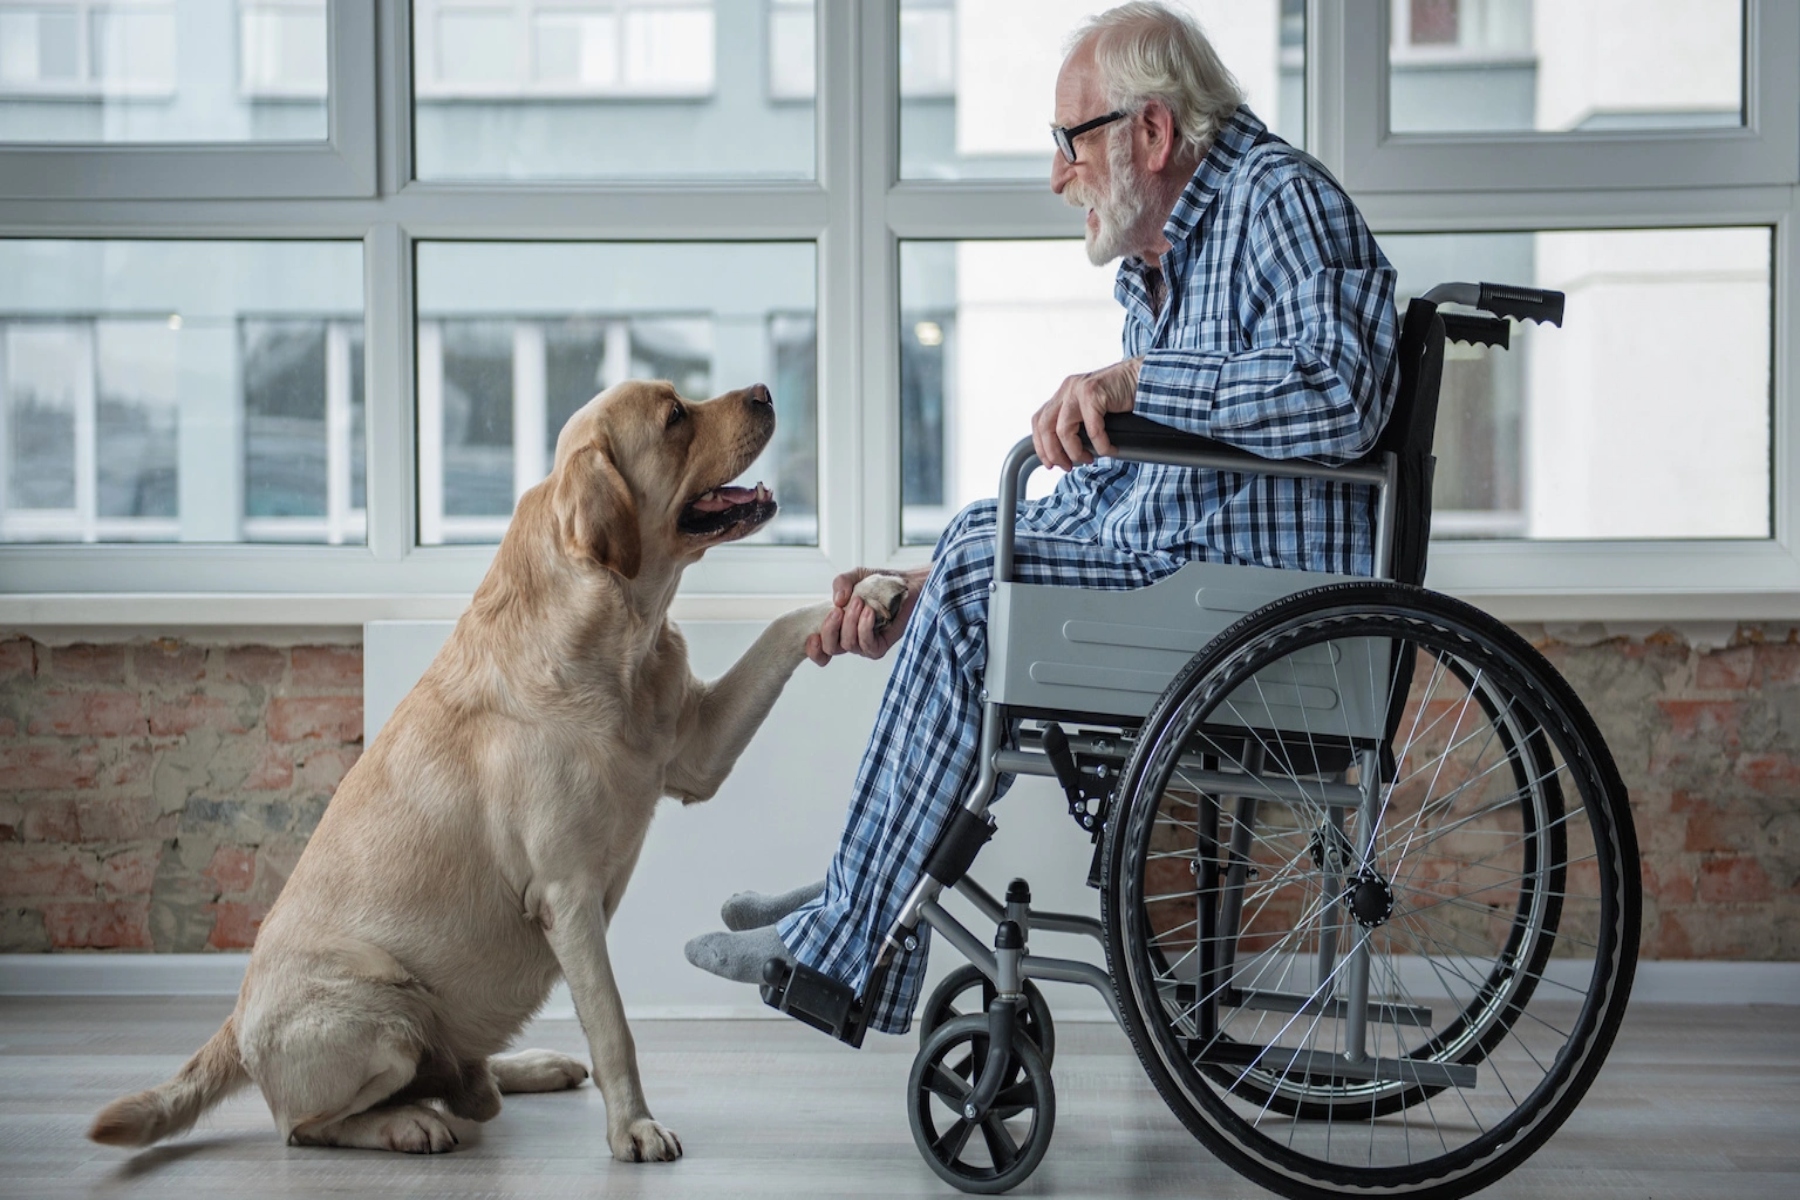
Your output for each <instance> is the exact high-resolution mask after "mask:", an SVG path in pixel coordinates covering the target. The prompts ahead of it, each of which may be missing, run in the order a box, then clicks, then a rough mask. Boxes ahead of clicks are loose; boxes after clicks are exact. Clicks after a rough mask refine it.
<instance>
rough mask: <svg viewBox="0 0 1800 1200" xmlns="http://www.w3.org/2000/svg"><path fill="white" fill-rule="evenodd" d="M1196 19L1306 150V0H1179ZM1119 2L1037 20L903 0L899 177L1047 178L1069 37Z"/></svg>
mask: <svg viewBox="0 0 1800 1200" xmlns="http://www.w3.org/2000/svg"><path fill="white" fill-rule="evenodd" d="M1177 2H1178V3H1179V4H1180V5H1181V6H1183V7H1185V8H1187V9H1188V10H1189V11H1190V12H1192V13H1193V14H1194V16H1195V17H1197V18H1198V19H1199V21H1200V23H1201V26H1202V27H1203V28H1204V29H1205V30H1206V33H1207V36H1208V37H1209V38H1211V39H1212V40H1213V43H1214V44H1215V45H1216V46H1217V47H1218V50H1219V54H1220V56H1221V57H1222V58H1223V59H1224V60H1225V62H1226V63H1227V64H1229V65H1230V67H1231V70H1232V72H1233V73H1234V74H1235V75H1236V76H1237V77H1238V82H1239V83H1240V84H1242V85H1243V88H1244V92H1245V94H1246V96H1248V98H1249V104H1250V107H1251V108H1252V109H1254V110H1255V111H1256V112H1257V113H1258V114H1259V115H1260V116H1261V117H1262V119H1263V120H1265V121H1266V122H1268V124H1269V126H1270V127H1271V128H1272V129H1274V130H1275V131H1276V132H1278V133H1280V134H1281V135H1282V136H1283V137H1285V138H1287V139H1288V140H1289V141H1291V142H1293V143H1294V144H1296V145H1300V146H1304V145H1305V144H1306V8H1305V4H1304V3H1303V0H1177ZM1107 7H1109V5H1107V4H1105V3H1094V2H1093V0H1054V2H1051V0H1045V2H1044V3H1041V4H1038V5H1034V6H1033V9H1032V13H1031V19H1029V20H1021V19H1020V16H1021V10H1020V9H1019V8H1018V6H1017V5H1015V4H1012V3H1010V2H1009V0H902V2H901V5H900V14H899V22H900V23H899V36H898V38H897V39H896V43H895V49H896V51H897V54H898V60H899V90H900V156H901V157H900V172H901V176H902V177H903V178H907V179H992V178H1005V179H1016V178H1023V179H1032V180H1042V179H1043V178H1044V177H1045V174H1046V172H1047V171H1048V169H1049V167H1048V163H1049V156H1050V154H1051V152H1052V147H1051V144H1050V133H1049V126H1050V121H1049V117H1048V115H1047V114H1048V111H1049V108H1050V105H1049V103H1048V101H1047V100H1046V97H1049V96H1050V95H1051V94H1052V92H1053V90H1054V87H1055V84H1056V71H1057V68H1058V67H1059V66H1060V65H1061V63H1062V49H1063V42H1064V40H1065V39H1066V38H1067V37H1068V35H1069V33H1070V31H1071V30H1073V29H1074V28H1076V26H1078V25H1079V24H1080V23H1081V22H1082V21H1083V20H1085V19H1086V18H1088V17H1089V16H1092V15H1094V14H1096V13H1098V12H1101V11H1103V10H1104V9H1106V8H1107Z"/></svg>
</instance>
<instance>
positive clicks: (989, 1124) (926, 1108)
mask: <svg viewBox="0 0 1800 1200" xmlns="http://www.w3.org/2000/svg"><path fill="white" fill-rule="evenodd" d="M989 1040H990V1039H989V1035H988V1019H987V1017H986V1016H985V1015H975V1016H967V1017H957V1018H956V1019H955V1020H953V1021H951V1022H949V1023H948V1024H946V1025H940V1026H938V1028H937V1031H936V1032H934V1033H933V1034H932V1035H931V1037H929V1038H928V1039H926V1042H925V1045H924V1046H923V1047H921V1048H920V1050H919V1053H918V1056H917V1057H916V1058H914V1059H913V1067H912V1075H911V1077H910V1078H909V1079H908V1080H907V1083H906V1091H907V1107H906V1115H907V1121H908V1123H909V1124H910V1125H911V1126H912V1135H913V1142H914V1143H915V1144H916V1145H917V1146H918V1147H919V1153H920V1154H921V1155H923V1156H924V1158H925V1162H926V1164H927V1165H928V1166H930V1167H931V1169H932V1170H933V1171H935V1172H937V1174H938V1176H939V1177H940V1178H942V1179H943V1180H944V1181H945V1182H946V1183H948V1184H950V1185H951V1186H952V1187H955V1188H958V1189H960V1190H961V1191H965V1192H979V1193H982V1194H984V1195H995V1194H998V1193H1000V1192H1004V1191H1009V1190H1010V1189H1012V1188H1014V1187H1017V1186H1018V1185H1019V1184H1021V1183H1023V1182H1024V1181H1025V1179H1026V1178H1027V1177H1028V1176H1029V1175H1030V1174H1031V1173H1032V1172H1033V1171H1035V1170H1037V1165H1038V1163H1040V1162H1042V1161H1043V1158H1044V1151H1046V1150H1048V1149H1049V1148H1050V1134H1051V1131H1052V1129H1053V1128H1054V1127H1055V1124H1056V1089H1055V1088H1054V1087H1053V1086H1052V1084H1051V1082H1050V1068H1049V1067H1048V1066H1047V1065H1045V1063H1044V1059H1043V1056H1042V1055H1041V1054H1039V1053H1038V1050H1037V1046H1036V1045H1035V1044H1034V1043H1033V1042H1032V1041H1031V1040H1030V1039H1029V1038H1025V1037H1022V1036H1020V1035H1019V1034H1018V1033H1017V1032H1016V1031H1015V1033H1014V1035H1013V1044H1012V1054H1013V1061H1014V1062H1015V1063H1016V1064H1017V1066H1016V1067H1015V1069H1014V1072H1013V1078H1012V1080H1011V1081H1009V1082H1008V1083H1007V1085H1006V1086H1005V1087H1003V1088H1002V1089H1001V1090H1000V1094H999V1095H998V1096H996V1097H995V1098H994V1104H993V1106H992V1107H991V1108H990V1109H989V1110H988V1114H987V1116H985V1117H983V1118H982V1119H981V1120H980V1121H970V1120H967V1119H966V1118H965V1117H964V1116H963V1102H964V1101H965V1100H966V1099H967V1098H968V1096H969V1093H970V1092H971V1091H972V1090H973V1089H974V1086H975V1080H976V1079H978V1078H980V1076H981V1068H982V1066H983V1064H984V1063H986V1061H987V1055H988V1043H989ZM977 1133H979V1134H980V1136H979V1137H977V1136H975V1135H976V1134H977Z"/></svg>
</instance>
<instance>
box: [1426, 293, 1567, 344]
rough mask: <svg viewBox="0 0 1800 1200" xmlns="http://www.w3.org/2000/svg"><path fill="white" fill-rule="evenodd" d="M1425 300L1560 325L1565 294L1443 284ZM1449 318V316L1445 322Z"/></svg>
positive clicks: (1495, 314) (1520, 319)
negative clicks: (1463, 305)
mask: <svg viewBox="0 0 1800 1200" xmlns="http://www.w3.org/2000/svg"><path fill="white" fill-rule="evenodd" d="M1424 299H1426V300H1429V301H1431V302H1432V303H1433V304H1466V305H1468V306H1469V307H1470V308H1478V309H1480V310H1481V311H1483V312H1485V313H1492V314H1493V315H1494V316H1496V317H1511V318H1512V319H1513V320H1515V321H1536V322H1538V323H1539V324H1543V323H1544V322H1549V323H1550V324H1552V325H1561V324H1562V320H1563V294H1562V293H1561V292H1553V291H1550V290H1549V289H1547V288H1529V287H1520V286H1519V285H1517V284H1512V283H1440V284H1438V285H1437V286H1436V287H1434V288H1432V289H1431V290H1430V291H1429V292H1426V293H1425V296H1424ZM1448 316H1449V314H1446V321H1447V320H1448ZM1463 319H1464V320H1468V319H1470V318H1463ZM1456 340H1459V341H1460V340H1464V339H1460V338H1459V339H1456ZM1488 344H1489V345H1492V344H1493V343H1491V342H1490V343H1488Z"/></svg>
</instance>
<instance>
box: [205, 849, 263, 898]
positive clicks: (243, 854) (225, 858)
mask: <svg viewBox="0 0 1800 1200" xmlns="http://www.w3.org/2000/svg"><path fill="white" fill-rule="evenodd" d="M202 875H203V876H204V877H205V878H206V880H207V881H208V882H209V883H211V884H212V885H213V888H214V889H215V890H217V891H218V892H219V893H220V894H222V895H223V894H231V893H236V892H247V891H249V890H250V885H251V884H252V883H254V882H256V848H255V847H253V846H220V847H219V848H218V849H217V850H214V851H213V856H212V861H211V862H209V863H207V864H206V870H205V871H204V872H202Z"/></svg>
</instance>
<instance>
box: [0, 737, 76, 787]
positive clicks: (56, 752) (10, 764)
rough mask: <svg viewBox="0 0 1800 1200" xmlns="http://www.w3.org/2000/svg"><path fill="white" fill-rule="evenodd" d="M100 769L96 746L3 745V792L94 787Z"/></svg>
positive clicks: (0, 767)
mask: <svg viewBox="0 0 1800 1200" xmlns="http://www.w3.org/2000/svg"><path fill="white" fill-rule="evenodd" d="M99 770H100V755H99V751H97V750H96V749H95V748H94V747H93V746H70V745H42V744H35V745H20V744H18V743H16V742H15V743H11V744H0V793H5V792H29V791H50V790H53V789H56V790H60V789H64V788H91V787H93V786H94V779H95V777H96V775H98V773H99Z"/></svg>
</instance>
